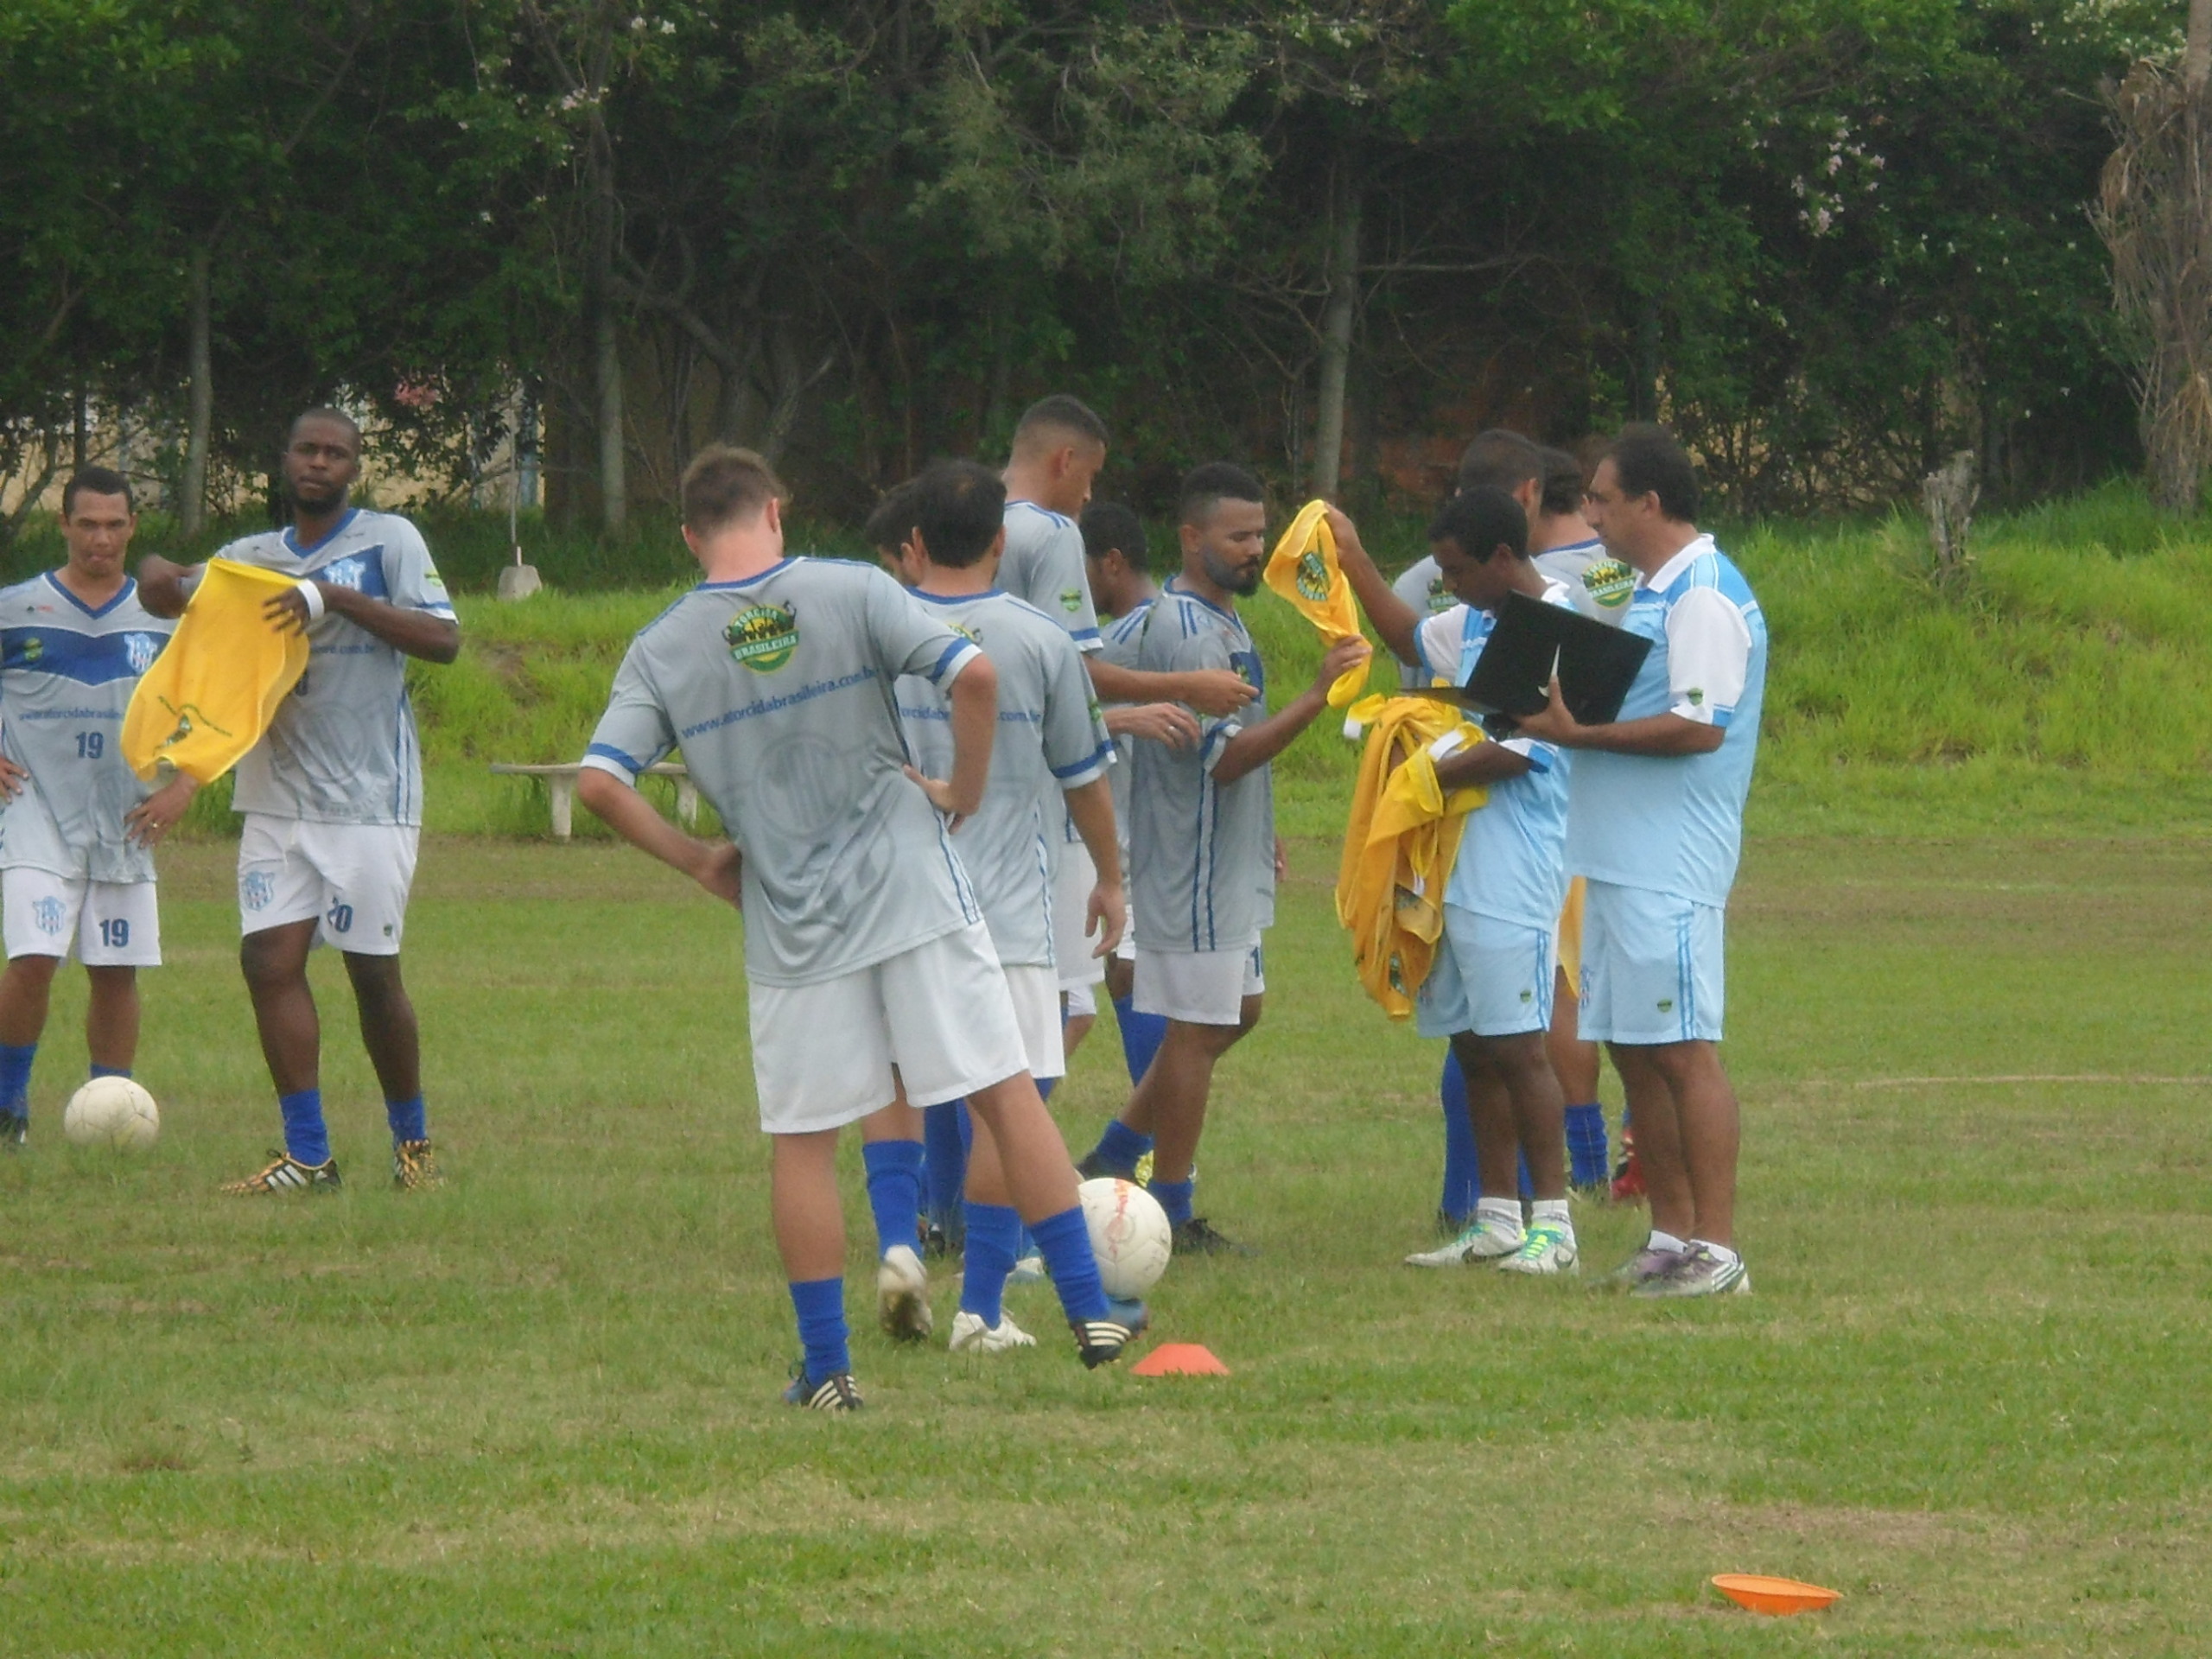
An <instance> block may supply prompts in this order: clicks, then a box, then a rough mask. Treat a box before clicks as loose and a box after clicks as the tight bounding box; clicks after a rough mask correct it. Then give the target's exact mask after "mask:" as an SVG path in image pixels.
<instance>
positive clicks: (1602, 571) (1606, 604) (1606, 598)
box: [1535, 537, 1636, 627]
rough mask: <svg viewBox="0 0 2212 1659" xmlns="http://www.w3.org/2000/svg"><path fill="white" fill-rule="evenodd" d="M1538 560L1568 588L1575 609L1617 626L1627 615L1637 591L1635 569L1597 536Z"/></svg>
mask: <svg viewBox="0 0 2212 1659" xmlns="http://www.w3.org/2000/svg"><path fill="white" fill-rule="evenodd" d="M1535 566H1536V569H1539V570H1541V571H1542V572H1543V573H1544V574H1545V575H1548V576H1549V577H1550V578H1551V579H1552V580H1553V581H1554V582H1559V583H1560V584H1561V585H1563V586H1564V587H1565V588H1566V589H1567V594H1568V596H1569V597H1570V598H1571V599H1572V600H1573V601H1574V608H1575V609H1576V610H1578V611H1580V612H1581V613H1582V614H1583V615H1585V616H1592V617H1595V618H1597V619H1598V620H1599V621H1600V622H1610V623H1611V624H1612V625H1613V626H1616V627H1618V626H1620V621H1621V619H1622V618H1623V617H1624V616H1626V615H1627V614H1628V601H1629V596H1630V594H1633V593H1634V592H1635V591H1636V572H1635V571H1633V570H1631V569H1629V568H1628V566H1626V565H1625V564H1623V563H1621V562H1620V561H1619V560H1618V559H1617V558H1615V557H1614V556H1612V555H1611V554H1610V553H1608V552H1606V551H1605V543H1603V542H1601V541H1599V540H1597V539H1596V538H1595V537H1592V539H1591V540H1589V541H1586V542H1573V543H1569V544H1567V546H1565V547H1554V548H1553V549H1551V550H1549V551H1548V552H1543V553H1539V554H1537V555H1536V556H1535Z"/></svg>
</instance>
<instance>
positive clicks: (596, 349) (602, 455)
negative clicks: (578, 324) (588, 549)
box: [592, 296, 630, 536]
mask: <svg viewBox="0 0 2212 1659" xmlns="http://www.w3.org/2000/svg"><path fill="white" fill-rule="evenodd" d="M592 371H593V375H594V380H595V382H596V386H595V390H596V391H597V392H598V394H599V398H598V422H597V424H598V427H599V522H600V527H601V529H602V530H604V531H606V532H607V534H608V535H609V536H619V535H620V534H621V533H622V527H623V525H624V524H627V523H628V522H629V518H630V493H629V485H628V481H627V480H626V477H625V476H624V473H623V455H622V339H621V333H620V327H619V325H618V323H617V320H616V318H615V315H614V307H613V304H612V303H611V302H609V301H608V300H607V299H606V298H605V297H604V296H602V299H601V304H600V306H599V308H598V315H596V316H595V317H594V319H593V320H592Z"/></svg>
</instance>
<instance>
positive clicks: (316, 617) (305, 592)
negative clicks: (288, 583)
mask: <svg viewBox="0 0 2212 1659" xmlns="http://www.w3.org/2000/svg"><path fill="white" fill-rule="evenodd" d="M297 591H298V593H299V595H300V597H301V599H302V600H303V601H306V604H307V607H308V621H310V622H320V621H321V620H322V589H321V588H318V587H316V586H315V582H314V581H313V579H312V578H310V579H309V580H308V581H305V582H300V583H298V584H297Z"/></svg>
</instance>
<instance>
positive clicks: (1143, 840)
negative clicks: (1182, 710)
mask: <svg viewBox="0 0 2212 1659" xmlns="http://www.w3.org/2000/svg"><path fill="white" fill-rule="evenodd" d="M1136 665H1137V666H1138V667H1139V668H1141V669H1144V670H1146V671H1149V672H1153V673H1160V674H1180V673H1186V672H1188V671H1191V670H1193V669H1201V668H1227V669H1234V670H1235V671H1236V672H1237V673H1238V674H1240V675H1242V676H1243V678H1244V680H1245V683H1247V684H1249V685H1250V686H1251V687H1252V689H1253V690H1255V691H1257V692H1259V693H1260V696H1259V697H1258V698H1257V699H1256V700H1255V701H1254V702H1249V703H1248V704H1246V705H1245V706H1244V708H1243V709H1240V710H1239V711H1238V712H1237V713H1236V714H1233V715H1226V716H1224V717H1223V718H1221V719H1219V720H1211V719H1207V718H1205V717H1204V716H1200V718H1199V721H1198V728H1199V738H1198V747H1196V748H1195V749H1171V748H1169V747H1167V746H1166V744H1164V743H1155V742H1152V741H1140V742H1139V743H1138V744H1137V746H1136V766H1135V774H1134V775H1133V776H1132V778H1131V779H1130V785H1129V862H1130V866H1131V868H1132V870H1133V871H1134V873H1135V883H1136V898H1135V903H1134V904H1133V905H1131V906H1130V909H1131V910H1132V911H1133V912H1135V916H1136V918H1137V944H1138V947H1139V948H1140V949H1141V950H1166V951H1184V952H1187V951H1194V950H1249V949H1251V947H1252V946H1254V945H1255V944H1258V943H1259V942H1260V932H1261V930H1262V929H1263V928H1265V927H1267V926H1268V925H1269V924H1270V923H1272V922H1273V921H1274V895H1275V813H1274V780H1273V779H1272V777H1271V775H1270V769H1269V768H1268V767H1267V766H1257V767H1255V768H1254V769H1253V770H1252V771H1250V772H1246V773H1245V774H1244V776H1243V777H1242V778H1239V779H1237V780H1236V782H1235V783H1232V784H1217V783H1215V782H1214V779H1213V768H1214V765H1215V763H1216V762H1217V761H1218V760H1220V759H1221V752H1222V750H1223V748H1224V747H1225V746H1226V745H1227V744H1228V742H1229V741H1230V739H1231V738H1233V737H1235V736H1236V734H1237V733H1239V732H1241V731H1243V729H1244V727H1245V726H1246V724H1247V723H1248V722H1249V721H1256V720H1263V719H1265V718H1266V717H1267V677H1266V674H1265V671H1263V670H1262V667H1261V665H1260V653H1259V651H1258V649H1257V648H1256V647H1255V645H1253V643H1252V636H1251V635H1250V634H1249V633H1248V632H1245V628H1244V624H1243V621H1242V620H1240V619H1239V618H1238V617H1237V615H1236V613H1235V612H1234V611H1229V610H1224V609H1222V608H1221V607H1219V606H1217V605H1213V604H1211V603H1209V602H1208V601H1205V600H1203V599H1201V598H1199V597H1198V595H1197V594H1190V593H1185V592H1184V591H1183V590H1182V589H1181V588H1179V587H1178V586H1177V585H1176V584H1175V583H1174V582H1170V583H1169V584H1168V585H1167V587H1166V588H1165V589H1164V590H1163V591H1162V592H1161V594H1160V597H1159V599H1158V600H1157V601H1154V605H1153V607H1152V609H1151V611H1150V612H1149V613H1147V615H1146V618H1145V620H1144V623H1143V626H1142V628H1141V638H1140V640H1139V643H1138V646H1137V664H1136Z"/></svg>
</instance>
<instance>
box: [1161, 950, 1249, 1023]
mask: <svg viewBox="0 0 2212 1659" xmlns="http://www.w3.org/2000/svg"><path fill="white" fill-rule="evenodd" d="M1267 988H1268V980H1267V975H1266V973H1265V971H1264V969H1263V966H1262V961H1261V957H1260V947H1259V946H1258V945H1256V944H1250V945H1245V946H1243V947H1241V948H1239V949H1236V950H1146V949H1145V948H1144V947H1143V946H1142V945H1139V946H1138V947H1137V957H1136V974H1135V984H1134V985H1132V986H1131V987H1130V990H1129V1002H1130V1005H1131V1006H1132V1007H1135V1009H1136V1011H1137V1012H1138V1013H1139V1014H1160V1015H1163V1016H1165V1017H1166V1018H1167V1019H1170V1020H1181V1021H1182V1022H1183V1023H1184V1024H1185V1025H1189V1026H1236V1025H1242V1024H1243V1022H1244V999H1245V998H1246V997H1248V996H1257V995H1260V994H1261V993H1262V992H1263V991H1265V990H1266V989H1267Z"/></svg>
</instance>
